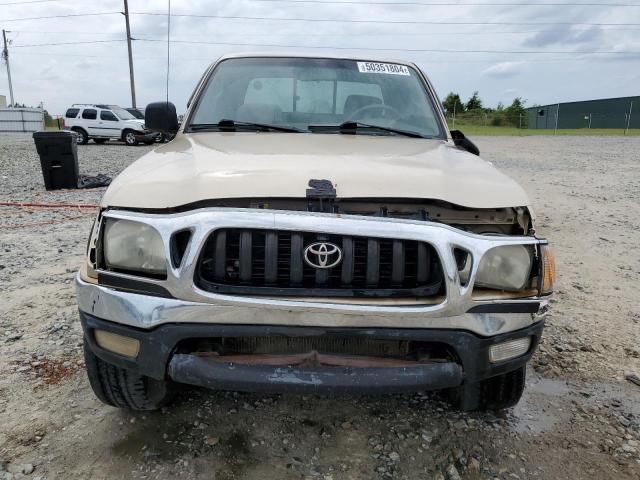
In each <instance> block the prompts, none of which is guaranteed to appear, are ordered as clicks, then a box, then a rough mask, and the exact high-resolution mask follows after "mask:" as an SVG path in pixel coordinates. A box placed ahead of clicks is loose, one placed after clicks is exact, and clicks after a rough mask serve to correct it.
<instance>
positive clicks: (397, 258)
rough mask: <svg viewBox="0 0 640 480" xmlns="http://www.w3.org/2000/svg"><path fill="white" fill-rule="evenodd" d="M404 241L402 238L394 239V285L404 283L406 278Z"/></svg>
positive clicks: (392, 280)
mask: <svg viewBox="0 0 640 480" xmlns="http://www.w3.org/2000/svg"><path fill="white" fill-rule="evenodd" d="M404 268H405V257H404V242H402V241H401V240H394V241H393V264H392V267H391V283H392V285H393V286H394V287H397V286H399V285H402V281H403V280H404Z"/></svg>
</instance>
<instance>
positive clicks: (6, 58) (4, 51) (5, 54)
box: [2, 29, 15, 106]
mask: <svg viewBox="0 0 640 480" xmlns="http://www.w3.org/2000/svg"><path fill="white" fill-rule="evenodd" d="M2 40H4V48H3V49H2V58H4V61H5V62H6V64H7V78H8V79H9V98H10V99H11V106H13V105H15V102H14V101H13V84H12V83H11V68H10V67H9V49H8V48H7V32H5V31H4V29H3V30H2Z"/></svg>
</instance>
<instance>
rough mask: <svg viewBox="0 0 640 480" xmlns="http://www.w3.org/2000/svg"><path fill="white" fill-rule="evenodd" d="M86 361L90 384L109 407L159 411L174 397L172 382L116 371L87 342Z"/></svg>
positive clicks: (127, 371) (85, 343)
mask: <svg viewBox="0 0 640 480" xmlns="http://www.w3.org/2000/svg"><path fill="white" fill-rule="evenodd" d="M84 360H85V364H86V368H87V376H88V377H89V383H90V384H91V388H92V389H93V392H94V393H95V394H96V396H97V397H98V398H99V399H100V400H101V401H102V402H103V403H106V404H107V405H111V406H113V407H117V408H123V409H127V410H133V411H146V410H157V409H158V408H160V407H162V406H163V405H165V404H166V403H168V402H169V401H170V400H171V398H172V396H173V394H172V393H173V391H172V390H173V389H172V385H171V383H170V382H167V381H164V380H156V379H155V378H151V377H146V376H144V375H140V374H138V373H136V372H134V371H132V370H127V369H124V368H120V367H116V366H115V365H112V364H110V363H107V362H105V361H104V360H101V359H100V358H98V357H97V356H96V355H95V354H94V353H93V352H92V351H91V349H90V348H89V346H88V345H87V340H86V339H85V340H84Z"/></svg>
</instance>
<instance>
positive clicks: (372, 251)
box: [367, 238, 380, 287]
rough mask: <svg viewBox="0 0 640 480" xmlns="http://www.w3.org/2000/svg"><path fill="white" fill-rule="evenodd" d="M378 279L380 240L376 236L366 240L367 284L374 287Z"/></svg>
mask: <svg viewBox="0 0 640 480" xmlns="http://www.w3.org/2000/svg"><path fill="white" fill-rule="evenodd" d="M379 281H380V242H379V241H378V239H377V238H370V239H369V240H367V286H368V287H376V286H378V282H379Z"/></svg>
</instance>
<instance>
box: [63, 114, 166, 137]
mask: <svg viewBox="0 0 640 480" xmlns="http://www.w3.org/2000/svg"><path fill="white" fill-rule="evenodd" d="M64 117H65V128H66V129H67V130H71V131H73V132H76V133H77V134H78V137H77V139H78V143H79V144H80V145H86V144H87V142H88V141H89V139H90V138H91V139H93V141H94V142H96V143H104V142H106V141H107V140H109V139H118V140H122V141H123V142H125V143H126V144H127V145H132V146H133V145H137V144H138V143H139V142H144V143H145V144H147V145H151V144H152V143H153V142H154V141H155V136H156V135H155V134H153V133H151V132H149V131H147V130H146V129H145V126H144V120H139V119H137V118H135V117H134V116H133V115H131V114H130V113H129V112H127V111H126V110H125V109H124V108H122V107H118V106H117V105H82V104H74V105H73V106H72V107H71V108H69V109H67V111H66V113H65V115H64Z"/></svg>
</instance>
